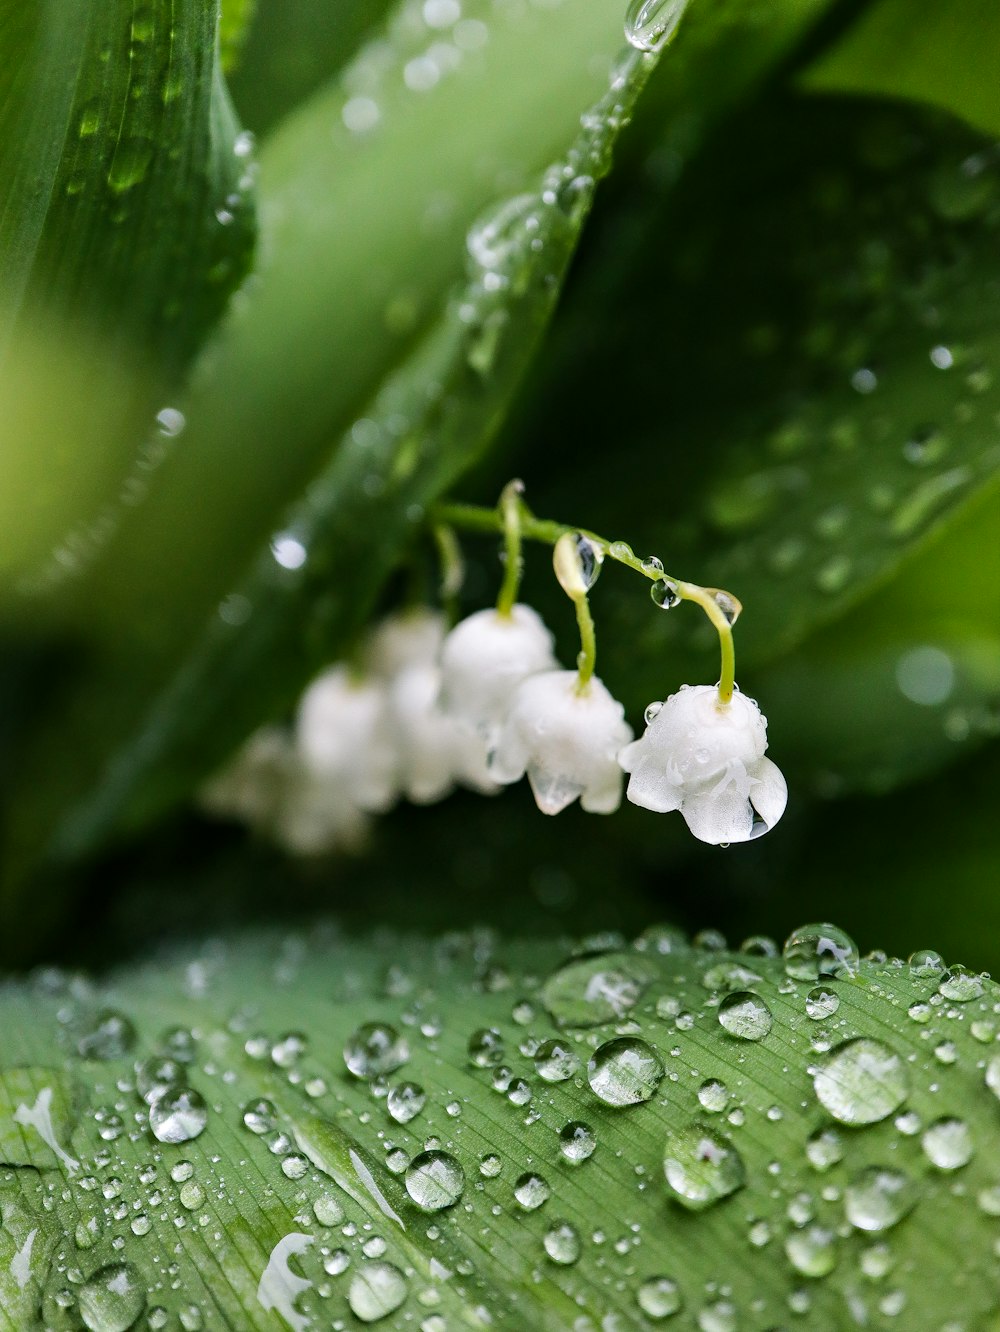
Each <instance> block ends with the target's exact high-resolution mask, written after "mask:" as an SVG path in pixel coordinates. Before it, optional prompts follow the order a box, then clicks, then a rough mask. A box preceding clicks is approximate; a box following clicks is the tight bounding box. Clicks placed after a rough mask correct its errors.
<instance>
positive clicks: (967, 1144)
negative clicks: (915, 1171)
mask: <svg viewBox="0 0 1000 1332" xmlns="http://www.w3.org/2000/svg"><path fill="white" fill-rule="evenodd" d="M920 1145H921V1146H922V1147H923V1149H924V1155H925V1156H926V1157H927V1159H928V1161H930V1163H931V1165H933V1166H937V1168H938V1170H959V1169H961V1167H962V1166H964V1165H968V1164H969V1162H970V1161H971V1160H972V1154H973V1150H974V1149H973V1145H972V1135H971V1133H970V1132H969V1126H968V1124H966V1122H965V1120H964V1119H958V1118H956V1117H955V1116H952V1115H946V1116H943V1117H942V1118H941V1119H936V1120H935V1121H934V1123H933V1124H928V1126H927V1128H926V1130H925V1132H924V1135H923V1137H922V1138H921V1140H920Z"/></svg>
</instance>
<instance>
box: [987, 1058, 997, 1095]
mask: <svg viewBox="0 0 1000 1332" xmlns="http://www.w3.org/2000/svg"><path fill="white" fill-rule="evenodd" d="M986 1085H987V1087H989V1089H990V1091H991V1092H992V1093H993V1095H994V1096H995V1097H996V1098H997V1100H1000V1055H994V1056H993V1058H992V1059H991V1060H990V1062H989V1063H988V1064H987V1065H986Z"/></svg>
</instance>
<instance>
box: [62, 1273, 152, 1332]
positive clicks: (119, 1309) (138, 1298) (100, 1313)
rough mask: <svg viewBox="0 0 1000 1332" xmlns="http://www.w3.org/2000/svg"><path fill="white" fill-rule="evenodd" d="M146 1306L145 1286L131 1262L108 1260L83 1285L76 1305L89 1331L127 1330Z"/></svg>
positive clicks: (116, 1331)
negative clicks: (110, 1261)
mask: <svg viewBox="0 0 1000 1332" xmlns="http://www.w3.org/2000/svg"><path fill="white" fill-rule="evenodd" d="M145 1307H146V1288H145V1286H144V1285H143V1284H142V1279H141V1277H140V1275H139V1273H138V1271H137V1270H136V1269H135V1268H134V1267H133V1266H132V1264H131V1263H109V1264H108V1266H107V1267H101V1268H99V1269H98V1270H97V1271H96V1272H95V1273H94V1274H93V1276H91V1277H89V1278H88V1279H87V1280H86V1281H85V1282H84V1283H83V1285H82V1286H81V1287H80V1291H79V1294H78V1296H77V1308H78V1310H79V1313H80V1317H81V1319H82V1320H83V1325H84V1327H86V1328H88V1329H89V1332H128V1329H129V1328H130V1327H132V1325H133V1324H134V1323H135V1322H136V1320H137V1319H138V1318H139V1316H140V1315H141V1314H142V1312H143V1310H144V1309H145Z"/></svg>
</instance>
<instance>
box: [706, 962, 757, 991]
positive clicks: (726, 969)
mask: <svg viewBox="0 0 1000 1332" xmlns="http://www.w3.org/2000/svg"><path fill="white" fill-rule="evenodd" d="M762 979H763V977H761V976H760V975H758V973H757V972H756V971H751V970H750V968H749V967H745V966H743V964H742V963H741V962H719V963H717V964H716V965H715V966H714V967H709V968H708V969H707V970H706V971H705V972H704V973H703V975H702V978H701V983H702V985H704V987H705V989H706V990H721V991H722V992H723V993H724V994H728V993H729V991H730V990H749V988H750V986H751V985H759V984H760V983H761V981H762Z"/></svg>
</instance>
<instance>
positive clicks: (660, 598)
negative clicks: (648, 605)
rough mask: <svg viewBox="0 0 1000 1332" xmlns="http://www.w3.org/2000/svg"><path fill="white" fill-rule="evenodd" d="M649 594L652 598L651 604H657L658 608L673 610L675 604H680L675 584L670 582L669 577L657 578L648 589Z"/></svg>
mask: <svg viewBox="0 0 1000 1332" xmlns="http://www.w3.org/2000/svg"><path fill="white" fill-rule="evenodd" d="M649 595H650V596H651V597H652V599H653V604H654V605H656V606H659V608H660V610H673V608H674V607H675V606H679V605H680V600H681V598H680V594H679V592H678V591H677V584H676V583H672V582H671V581H670V579H669V578H658V579H657V580H656V582H655V583H654V584H653V585H652V587H651V588H650V589H649Z"/></svg>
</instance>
